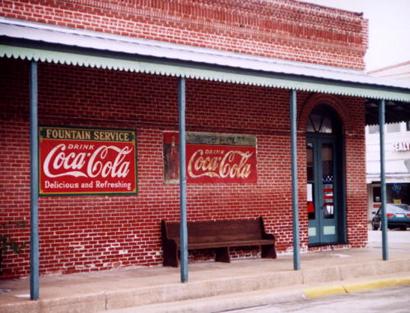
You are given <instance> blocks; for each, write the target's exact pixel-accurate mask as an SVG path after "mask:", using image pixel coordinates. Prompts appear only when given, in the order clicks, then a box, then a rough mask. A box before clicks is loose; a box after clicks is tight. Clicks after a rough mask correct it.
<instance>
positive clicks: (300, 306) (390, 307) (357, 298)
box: [222, 286, 410, 313]
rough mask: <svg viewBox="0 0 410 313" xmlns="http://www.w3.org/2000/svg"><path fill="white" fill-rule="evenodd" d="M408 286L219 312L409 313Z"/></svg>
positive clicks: (409, 297)
mask: <svg viewBox="0 0 410 313" xmlns="http://www.w3.org/2000/svg"><path fill="white" fill-rule="evenodd" d="M409 308H410V287H409V286H407V287H400V288H393V289H379V290H377V291H372V292H366V293H354V294H349V295H342V296H334V297H326V298H321V299H315V300H309V299H301V300H299V301H291V302H279V303H275V304H268V305H264V306H258V307H251V308H242V309H237V310H230V311H222V312H225V313H285V312H292V313H299V312H300V313H329V312H332V313H346V312H350V313H379V312H380V313H386V312H389V313H408V312H409Z"/></svg>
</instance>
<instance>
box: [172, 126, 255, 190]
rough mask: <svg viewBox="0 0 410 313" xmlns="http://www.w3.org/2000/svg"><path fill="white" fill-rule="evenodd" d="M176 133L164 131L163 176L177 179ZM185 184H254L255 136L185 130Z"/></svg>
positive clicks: (177, 143)
mask: <svg viewBox="0 0 410 313" xmlns="http://www.w3.org/2000/svg"><path fill="white" fill-rule="evenodd" d="M178 146H179V142H178V133H176V132H165V133H164V176H165V181H166V182H177V181H178V179H179V154H178ZM186 173H187V181H188V183H256V180H257V172H256V138H255V137H254V136H248V135H227V134H210V133H197V132H188V133H187V145H186Z"/></svg>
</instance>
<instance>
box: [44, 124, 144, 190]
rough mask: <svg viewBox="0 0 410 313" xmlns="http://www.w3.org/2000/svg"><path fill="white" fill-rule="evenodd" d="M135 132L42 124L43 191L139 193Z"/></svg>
mask: <svg viewBox="0 0 410 313" xmlns="http://www.w3.org/2000/svg"><path fill="white" fill-rule="evenodd" d="M135 138H136V137H135V132H134V131H130V130H112V129H87V128H68V127H40V160H39V161H40V164H39V165H40V195H79V194H135V193H136V192H137V175H136V147H135Z"/></svg>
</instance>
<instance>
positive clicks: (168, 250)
mask: <svg viewBox="0 0 410 313" xmlns="http://www.w3.org/2000/svg"><path fill="white" fill-rule="evenodd" d="M163 265H164V266H173V267H178V249H177V247H176V246H175V245H172V244H169V245H167V246H166V247H165V248H164V260H163Z"/></svg>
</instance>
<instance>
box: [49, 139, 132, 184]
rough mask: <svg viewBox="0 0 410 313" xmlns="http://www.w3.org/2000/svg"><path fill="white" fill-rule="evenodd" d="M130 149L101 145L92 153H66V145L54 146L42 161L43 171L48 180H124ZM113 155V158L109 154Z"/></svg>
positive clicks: (128, 164)
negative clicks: (108, 178) (83, 178)
mask: <svg viewBox="0 0 410 313" xmlns="http://www.w3.org/2000/svg"><path fill="white" fill-rule="evenodd" d="M132 150H133V148H132V147H128V146H126V147H123V148H120V147H117V146H114V145H102V146H99V147H98V148H97V149H95V150H94V151H91V152H90V151H81V152H78V151H67V146H66V144H64V143H62V144H59V145H56V146H55V147H54V148H53V149H51V150H50V151H49V152H48V154H47V156H46V157H45V159H44V163H43V171H44V174H45V175H46V176H47V177H49V178H56V177H63V176H73V177H89V178H95V177H102V178H107V177H110V178H124V177H126V176H127V175H128V173H129V171H130V161H127V160H126V156H127V155H129V154H130V153H131V152H132ZM110 153H111V154H114V157H112V156H110V157H108V155H109V154H110Z"/></svg>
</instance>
